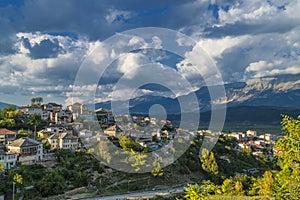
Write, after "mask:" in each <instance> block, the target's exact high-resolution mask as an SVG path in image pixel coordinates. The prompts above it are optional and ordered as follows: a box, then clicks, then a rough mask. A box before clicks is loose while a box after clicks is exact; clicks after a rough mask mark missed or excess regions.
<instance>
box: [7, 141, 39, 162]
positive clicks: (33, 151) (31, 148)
mask: <svg viewBox="0 0 300 200" xmlns="http://www.w3.org/2000/svg"><path fill="white" fill-rule="evenodd" d="M7 148H8V149H9V152H10V153H16V154H18V161H19V162H21V163H22V164H31V163H35V162H37V161H40V160H43V144H42V143H40V142H38V141H36V140H33V139H31V138H28V137H23V138H19V139H17V140H14V141H12V142H11V143H9V144H8V145H7Z"/></svg>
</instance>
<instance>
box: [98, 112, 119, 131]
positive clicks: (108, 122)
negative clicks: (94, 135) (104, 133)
mask: <svg viewBox="0 0 300 200" xmlns="http://www.w3.org/2000/svg"><path fill="white" fill-rule="evenodd" d="M95 115H96V117H97V120H98V122H99V123H100V125H101V128H108V127H110V126H113V125H114V124H115V118H114V116H113V114H112V112H111V111H109V110H106V109H104V108H99V109H98V110H95Z"/></svg>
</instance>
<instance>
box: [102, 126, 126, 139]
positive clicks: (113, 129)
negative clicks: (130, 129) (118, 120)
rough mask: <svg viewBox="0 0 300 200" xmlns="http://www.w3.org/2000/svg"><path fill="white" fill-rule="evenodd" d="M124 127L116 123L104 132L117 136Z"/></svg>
mask: <svg viewBox="0 0 300 200" xmlns="http://www.w3.org/2000/svg"><path fill="white" fill-rule="evenodd" d="M122 132H123V131H122V129H121V128H120V127H119V126H118V125H117V124H116V125H113V126H111V127H109V128H107V129H105V130H104V133H105V134H106V135H108V136H111V137H117V136H119V135H120V134H121V133H122Z"/></svg>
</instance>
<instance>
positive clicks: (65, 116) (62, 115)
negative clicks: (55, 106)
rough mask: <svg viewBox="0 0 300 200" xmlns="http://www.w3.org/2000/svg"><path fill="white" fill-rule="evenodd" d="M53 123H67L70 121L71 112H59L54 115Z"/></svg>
mask: <svg viewBox="0 0 300 200" xmlns="http://www.w3.org/2000/svg"><path fill="white" fill-rule="evenodd" d="M54 121H55V123H57V124H58V123H69V122H71V121H72V112H71V111H70V110H61V111H59V112H56V113H55V115H54Z"/></svg>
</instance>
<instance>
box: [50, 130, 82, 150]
mask: <svg viewBox="0 0 300 200" xmlns="http://www.w3.org/2000/svg"><path fill="white" fill-rule="evenodd" d="M78 139H79V138H78V137H77V136H74V135H72V134H71V133H67V132H64V133H55V134H53V135H51V136H50V137H49V138H48V141H49V143H50V145H51V147H50V149H51V150H53V149H69V150H76V149H78V147H79V141H78Z"/></svg>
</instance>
